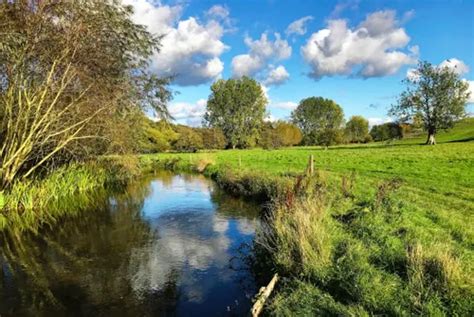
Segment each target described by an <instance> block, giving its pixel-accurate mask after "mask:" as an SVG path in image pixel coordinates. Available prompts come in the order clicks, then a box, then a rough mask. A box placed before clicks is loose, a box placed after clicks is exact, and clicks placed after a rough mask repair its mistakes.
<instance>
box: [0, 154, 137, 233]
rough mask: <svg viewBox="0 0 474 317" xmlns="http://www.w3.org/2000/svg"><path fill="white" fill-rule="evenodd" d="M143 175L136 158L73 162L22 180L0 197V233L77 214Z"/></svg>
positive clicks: (35, 227) (49, 222)
mask: <svg viewBox="0 0 474 317" xmlns="http://www.w3.org/2000/svg"><path fill="white" fill-rule="evenodd" d="M139 172H140V169H139V165H138V160H137V158H136V157H127V156H123V157H107V158H101V159H100V160H98V161H93V162H88V163H72V164H69V165H65V166H62V167H60V168H58V169H55V170H54V171H52V172H51V173H49V174H47V175H46V176H44V177H41V178H34V179H30V180H23V181H18V182H15V183H14V184H13V186H12V187H11V188H10V189H9V190H8V191H7V192H3V193H2V194H1V195H0V197H1V199H0V231H2V230H4V229H12V230H33V231H36V230H37V229H38V228H40V227H41V226H42V225H45V224H49V225H51V224H54V223H55V222H56V221H58V220H59V219H60V218H61V217H63V216H66V215H76V214H78V213H80V212H81V211H82V210H84V209H87V208H89V207H91V206H92V205H93V204H94V203H95V201H96V200H98V199H99V198H100V197H101V196H104V195H105V190H106V189H110V188H117V187H120V186H122V185H124V184H126V182H127V181H128V180H130V179H131V178H133V177H135V176H137V175H138V174H139Z"/></svg>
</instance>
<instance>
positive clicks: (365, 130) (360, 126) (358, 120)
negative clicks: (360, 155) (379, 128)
mask: <svg viewBox="0 0 474 317" xmlns="http://www.w3.org/2000/svg"><path fill="white" fill-rule="evenodd" d="M344 134H345V136H346V138H347V140H348V141H349V142H357V143H358V142H364V141H365V140H366V137H367V134H369V121H367V119H365V118H364V117H362V116H352V117H351V118H350V119H349V121H347V123H346V128H345V129H344Z"/></svg>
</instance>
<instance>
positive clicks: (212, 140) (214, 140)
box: [198, 128, 226, 150]
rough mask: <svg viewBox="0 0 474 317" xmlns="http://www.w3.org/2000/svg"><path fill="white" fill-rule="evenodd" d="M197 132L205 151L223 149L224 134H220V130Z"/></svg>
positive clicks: (212, 129)
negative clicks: (199, 134)
mask: <svg viewBox="0 0 474 317" xmlns="http://www.w3.org/2000/svg"><path fill="white" fill-rule="evenodd" d="M198 132H199V133H201V137H202V141H203V146H204V148H205V149H208V150H211V149H215V150H220V149H224V148H225V146H226V140H225V136H224V133H222V130H221V129H217V128H201V129H199V131H198Z"/></svg>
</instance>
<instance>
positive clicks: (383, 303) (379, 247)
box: [257, 176, 474, 316]
mask: <svg viewBox="0 0 474 317" xmlns="http://www.w3.org/2000/svg"><path fill="white" fill-rule="evenodd" d="M312 178H313V179H316V180H313V181H311V180H307V181H306V184H307V185H305V186H301V187H298V186H295V189H298V191H299V192H298V193H295V195H296V197H295V198H291V199H290V200H288V197H289V196H286V198H285V199H279V200H276V202H275V203H274V206H273V209H272V211H273V213H272V214H271V216H270V217H269V221H268V223H267V225H266V226H264V227H263V228H262V230H261V231H260V232H259V233H258V236H257V243H258V244H259V246H260V247H262V248H264V249H266V250H268V251H269V254H270V255H271V257H272V261H273V263H274V265H275V267H276V270H277V271H278V272H279V273H280V274H281V275H282V276H283V277H284V279H283V285H281V286H280V289H279V291H277V294H276V296H275V297H274V299H273V300H272V302H271V305H270V312H272V313H273V314H275V315H283V316H289V315H293V314H301V315H334V316H340V315H342V316H369V315H373V314H380V315H396V316H399V315H406V316H411V315H429V316H434V315H436V316H451V315H456V316H471V315H472V313H473V312H474V305H473V301H472V299H473V298H474V297H473V296H474V292H473V291H474V289H473V286H474V283H473V280H472V277H471V275H470V274H469V272H470V269H469V267H472V266H471V264H469V263H466V262H465V263H464V267H463V265H462V262H461V261H460V258H459V256H458V255H456V253H457V252H459V250H458V249H456V248H454V247H453V246H450V245H448V244H440V243H437V242H436V243H435V242H433V241H430V240H428V241H423V243H422V242H421V241H420V240H419V237H417V235H416V231H411V230H410V228H407V227H405V225H406V223H404V222H403V215H404V213H405V212H406V211H405V210H403V206H402V205H400V201H399V200H398V198H397V196H396V193H397V190H398V189H399V188H400V186H401V184H400V181H399V180H398V179H394V180H388V181H384V182H381V183H380V184H379V185H378V186H377V187H376V190H375V191H374V193H373V195H372V196H371V198H370V199H368V200H367V199H364V200H362V201H353V198H352V197H347V195H346V194H345V193H344V190H345V189H344V188H346V189H347V187H345V185H343V186H342V187H343V188H342V189H339V190H340V193H338V189H337V188H334V187H333V185H331V184H329V183H327V182H324V181H321V177H320V176H314V177H312ZM306 179H308V177H306ZM308 184H311V185H308ZM315 188H316V190H315ZM344 197H346V198H344ZM341 199H342V200H343V199H346V200H350V201H352V202H353V204H352V205H351V206H352V207H351V208H350V209H349V210H347V211H346V212H345V213H341V210H338V208H341V207H342V206H346V205H345V204H344V203H341ZM427 250H429V251H427Z"/></svg>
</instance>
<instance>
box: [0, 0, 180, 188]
mask: <svg viewBox="0 0 474 317" xmlns="http://www.w3.org/2000/svg"><path fill="white" fill-rule="evenodd" d="M131 14H132V11H131V8H130V7H124V6H122V4H121V3H120V2H118V1H112V0H108V1H103V0H83V1H56V0H42V1H40V0H30V1H26V0H13V1H2V2H1V3H0V21H2V22H1V25H2V35H1V36H0V135H1V137H0V169H1V170H0V178H1V185H0V186H1V187H5V186H8V185H9V184H11V183H12V182H13V180H14V179H15V178H18V177H28V176H30V175H32V173H36V172H37V170H39V169H46V168H47V167H48V166H51V165H56V164H62V163H65V162H67V161H69V160H71V159H80V158H85V157H87V156H90V155H96V154H102V153H105V152H107V151H109V149H111V148H113V149H114V150H115V149H123V151H127V150H128V149H130V148H131V145H133V142H132V141H131V140H130V139H128V136H129V135H133V133H130V131H131V130H133V129H134V128H135V124H136V123H137V122H139V121H140V120H139V119H140V116H138V115H137V114H140V113H141V111H142V110H143V109H153V110H154V111H155V112H157V113H158V114H159V115H161V116H162V117H167V116H168V112H167V109H166V102H167V101H168V100H169V99H170V98H171V92H170V91H169V90H168V89H167V88H166V86H167V84H168V83H169V79H168V78H164V79H162V78H157V77H156V76H155V75H153V74H151V73H150V72H149V71H148V69H149V67H148V63H149V57H150V56H151V55H152V54H153V53H154V52H155V51H157V50H158V47H159V43H160V40H159V38H155V37H153V36H152V35H151V34H150V33H148V32H147V31H146V28H145V27H144V26H141V25H136V24H134V23H133V22H132V21H131ZM125 141H126V142H125Z"/></svg>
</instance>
